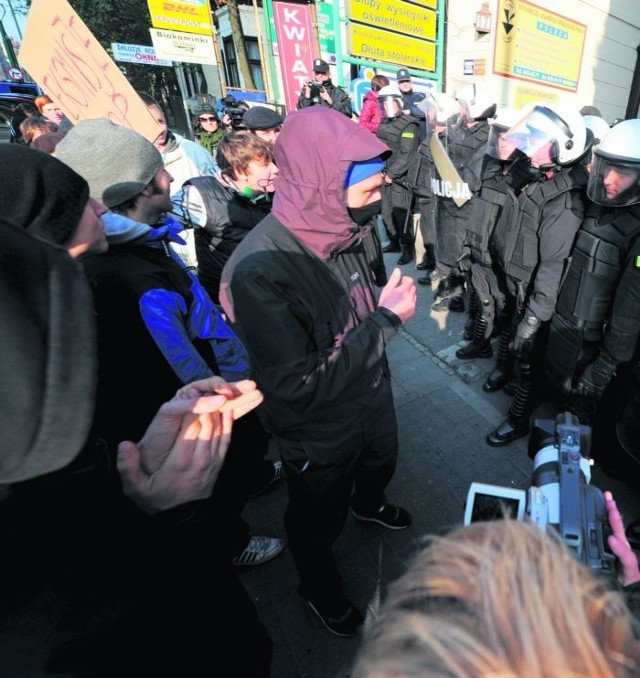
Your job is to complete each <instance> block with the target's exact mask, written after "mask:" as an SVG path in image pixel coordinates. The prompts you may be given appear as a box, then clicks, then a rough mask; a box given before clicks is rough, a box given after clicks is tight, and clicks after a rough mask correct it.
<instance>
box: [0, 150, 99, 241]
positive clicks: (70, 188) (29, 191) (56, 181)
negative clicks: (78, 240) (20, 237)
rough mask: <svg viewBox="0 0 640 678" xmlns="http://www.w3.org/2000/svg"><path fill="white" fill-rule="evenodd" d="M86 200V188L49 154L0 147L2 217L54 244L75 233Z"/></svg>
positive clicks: (77, 177) (65, 239) (82, 180)
mask: <svg viewBox="0 0 640 678" xmlns="http://www.w3.org/2000/svg"><path fill="white" fill-rule="evenodd" d="M88 200H89V185H88V184H87V182H86V181H85V180H84V179H83V178H82V177H81V176H80V175H78V174H76V173H75V172H74V171H73V170H72V169H71V168H70V167H67V166H66V165H65V164H64V163H63V162H60V160H58V159H57V158H54V157H53V156H51V155H48V154H46V153H42V152H41V151H36V150H34V149H32V148H29V147H28V146H21V145H18V144H0V204H2V209H3V212H2V216H3V218H4V219H6V220H7V221H8V222H10V223H12V224H14V225H15V226H20V227H21V228H24V229H26V230H27V231H29V232H30V233H31V234H33V235H37V236H38V237H40V238H43V239H44V240H48V241H49V242H53V243H55V244H56V245H65V244H66V243H67V242H69V240H70V239H71V237H72V236H73V234H74V233H75V231H76V229H77V227H78V223H79V221H80V217H81V216H82V213H83V212H84V208H85V207H86V206H87V202H88Z"/></svg>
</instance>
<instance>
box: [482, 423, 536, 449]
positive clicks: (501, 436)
mask: <svg viewBox="0 0 640 678" xmlns="http://www.w3.org/2000/svg"><path fill="white" fill-rule="evenodd" d="M528 435H529V422H528V421H527V420H521V419H519V420H518V421H515V420H511V419H510V418H509V417H507V418H506V419H505V420H504V421H503V422H502V423H501V424H500V426H498V428H496V429H494V430H493V431H491V433H489V435H487V443H489V445H491V446H492V447H504V446H505V445H508V444H509V443H511V442H513V441H514V440H517V439H518V438H524V437H525V436H528Z"/></svg>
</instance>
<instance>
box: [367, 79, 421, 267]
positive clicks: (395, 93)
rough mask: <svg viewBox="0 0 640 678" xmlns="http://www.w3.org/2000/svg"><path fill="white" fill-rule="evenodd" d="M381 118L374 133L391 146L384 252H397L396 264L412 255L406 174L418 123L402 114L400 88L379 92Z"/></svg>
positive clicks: (415, 144)
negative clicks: (386, 240)
mask: <svg viewBox="0 0 640 678" xmlns="http://www.w3.org/2000/svg"><path fill="white" fill-rule="evenodd" d="M378 101H379V103H380V106H381V108H382V113H383V118H382V120H381V122H380V125H379V126H378V129H377V131H376V136H377V137H378V138H379V139H380V140H381V141H384V143H385V144H387V146H388V147H389V148H390V149H391V155H390V156H389V157H388V158H387V159H386V162H385V166H384V170H383V175H384V180H385V184H384V186H383V190H382V220H383V222H384V227H385V230H386V232H387V236H388V238H389V244H388V245H387V246H386V247H385V248H384V249H383V251H384V252H400V251H402V255H401V256H400V258H399V259H398V264H400V265H402V264H408V263H409V262H410V261H412V260H413V258H414V256H415V246H414V233H413V223H412V214H411V208H412V204H413V192H412V190H411V188H410V187H409V186H408V184H407V174H408V172H409V168H410V166H411V163H412V161H413V159H414V157H415V155H416V152H417V150H418V146H419V145H420V125H419V121H418V120H417V118H414V117H413V116H412V115H408V114H407V113H403V109H402V107H403V100H402V94H401V93H400V90H399V89H398V88H397V87H395V86H394V85H386V86H385V87H383V88H382V89H381V90H380V91H379V92H378Z"/></svg>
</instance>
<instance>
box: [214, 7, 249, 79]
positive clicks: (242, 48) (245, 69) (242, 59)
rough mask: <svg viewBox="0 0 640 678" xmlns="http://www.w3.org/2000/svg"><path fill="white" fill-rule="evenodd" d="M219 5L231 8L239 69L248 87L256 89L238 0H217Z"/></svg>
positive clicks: (232, 37)
mask: <svg viewBox="0 0 640 678" xmlns="http://www.w3.org/2000/svg"><path fill="white" fill-rule="evenodd" d="M215 4H216V6H217V7H224V6H225V5H226V6H227V8H228V10H229V24H230V25H231V39H232V40H233V47H234V49H235V51H236V58H237V60H238V69H239V71H240V74H241V76H242V81H243V82H244V86H245V87H246V88H247V89H255V88H256V83H255V81H254V79H253V74H252V73H251V68H249V55H248V54H247V45H246V43H245V40H244V31H243V30H242V21H241V20H240V11H239V9H238V0H215Z"/></svg>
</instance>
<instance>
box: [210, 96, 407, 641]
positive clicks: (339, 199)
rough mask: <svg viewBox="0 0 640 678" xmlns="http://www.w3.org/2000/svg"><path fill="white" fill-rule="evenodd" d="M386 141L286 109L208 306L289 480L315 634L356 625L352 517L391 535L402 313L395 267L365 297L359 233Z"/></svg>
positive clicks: (403, 523) (290, 529) (350, 630)
mask: <svg viewBox="0 0 640 678" xmlns="http://www.w3.org/2000/svg"><path fill="white" fill-rule="evenodd" d="M387 152H388V149H387V147H386V146H385V145H384V144H383V143H382V142H381V141H379V140H378V139H376V138H375V137H374V136H373V135H372V134H371V133H370V132H369V131H368V130H366V129H364V128H363V127H361V126H359V125H356V124H353V123H352V122H351V121H349V120H348V119H346V118H345V117H344V116H343V115H340V113H337V112H336V111H333V110H330V109H326V108H321V107H319V106H316V107H311V108H308V109H304V110H301V111H297V112H294V113H291V114H290V115H289V116H287V118H286V120H285V122H284V125H283V127H282V131H281V133H280V136H279V137H278V141H277V142H276V144H275V147H274V153H275V160H276V164H277V165H278V168H279V170H280V174H279V176H278V178H277V179H276V182H275V198H274V203H273V209H272V212H271V214H270V215H268V216H267V217H265V219H263V220H262V221H261V222H260V223H259V224H258V225H257V226H256V227H255V228H254V229H253V230H252V231H251V232H250V233H249V234H248V235H247V237H246V238H245V239H244V240H243V241H242V243H241V244H240V245H239V247H238V248H237V249H236V250H235V252H234V253H233V255H232V256H231V258H230V259H229V261H228V263H227V265H226V266H225V269H224V271H223V274H222V286H221V294H220V298H221V303H222V305H223V307H224V309H225V311H226V313H227V315H228V317H229V318H230V319H231V322H232V324H233V325H234V328H235V329H237V331H238V334H239V335H240V337H241V339H242V340H243V343H244V344H245V346H246V347H247V350H248V352H249V357H250V362H251V368H252V374H253V377H254V378H255V379H256V381H257V382H258V384H259V385H260V388H261V389H263V392H264V394H265V408H266V415H267V427H268V429H269V431H270V432H271V433H272V434H273V436H274V439H275V442H276V446H277V448H278V452H279V454H280V456H281V458H282V460H283V464H284V469H285V478H286V481H287V484H288V488H289V506H288V508H287V511H286V515H285V527H286V530H287V536H288V540H289V545H290V547H291V552H292V554H293V557H294V560H295V563H296V566H297V569H298V574H299V576H300V583H301V586H300V589H299V591H300V594H301V595H302V597H303V598H304V599H305V600H306V602H307V603H308V605H309V607H310V608H311V610H312V611H313V612H314V613H315V614H316V615H317V616H318V617H319V619H320V620H321V621H322V622H323V624H324V625H325V626H326V627H327V629H328V630H329V631H331V632H332V633H335V634H336V635H339V636H351V635H354V634H355V633H356V632H357V629H358V627H359V626H360V625H361V624H362V621H363V617H362V614H361V612H360V611H359V610H358V609H357V607H356V606H354V605H353V604H352V603H351V601H350V600H349V598H348V597H347V595H346V594H345V592H344V591H343V587H342V584H341V581H340V575H339V573H338V569H337V566H336V562H335V560H334V557H333V553H332V544H333V542H334V541H335V540H336V538H337V537H338V535H339V534H340V532H341V530H342V527H343V526H344V523H345V521H346V518H347V513H348V510H349V506H351V512H352V513H353V515H354V517H355V518H356V519H357V520H359V521H363V522H368V523H377V524H379V525H382V526H384V527H387V528H390V529H403V528H406V527H408V526H409V525H410V524H411V517H410V516H409V514H408V513H407V512H406V511H405V510H404V509H402V508H400V507H397V506H393V505H391V504H388V503H387V502H386V499H385V488H386V487H387V485H388V484H389V482H390V480H391V478H392V476H393V473H394V470H395V466H396V459H397V455H398V436H397V424H396V415H395V410H394V405H393V397H392V393H391V384H390V377H389V368H388V364H387V359H386V356H385V347H386V345H387V342H388V341H390V340H391V339H392V338H393V336H395V334H396V333H397V331H398V329H399V327H400V325H401V324H402V323H403V322H405V321H406V320H408V319H409V318H410V317H411V316H412V315H413V313H414V311H415V304H416V292H415V286H414V283H413V280H412V279H411V278H409V277H403V276H402V274H401V272H400V270H399V269H395V270H394V271H393V273H392V274H391V276H390V278H389V282H388V283H387V284H386V285H385V287H384V288H383V289H382V291H381V293H380V297H379V300H378V301H377V302H376V297H375V293H374V285H375V280H374V274H373V272H372V254H371V249H372V242H373V237H372V230H373V229H374V222H373V218H374V216H375V215H376V214H377V213H379V211H380V198H381V195H380V186H381V183H382V175H381V171H380V170H381V169H382V166H383V162H382V160H381V158H380V156H381V155H384V154H386V153H387Z"/></svg>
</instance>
